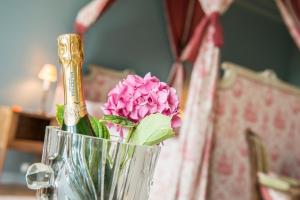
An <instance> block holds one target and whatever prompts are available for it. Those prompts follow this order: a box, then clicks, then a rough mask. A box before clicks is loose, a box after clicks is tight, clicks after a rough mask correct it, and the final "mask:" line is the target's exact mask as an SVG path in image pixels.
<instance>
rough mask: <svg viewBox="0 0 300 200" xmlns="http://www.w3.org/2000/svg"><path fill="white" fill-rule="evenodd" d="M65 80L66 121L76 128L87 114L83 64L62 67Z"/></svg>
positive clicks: (70, 63) (74, 63) (72, 63)
mask: <svg viewBox="0 0 300 200" xmlns="http://www.w3.org/2000/svg"><path fill="white" fill-rule="evenodd" d="M62 69H63V79H64V105H65V112H64V121H65V124H66V125H68V126H74V125H76V124H77V122H78V121H79V120H80V119H81V118H82V117H84V116H85V115H86V114H87V111H86V106H85V101H84V97H83V88H82V63H81V62H72V61H71V62H69V63H68V64H65V65H63V66H62Z"/></svg>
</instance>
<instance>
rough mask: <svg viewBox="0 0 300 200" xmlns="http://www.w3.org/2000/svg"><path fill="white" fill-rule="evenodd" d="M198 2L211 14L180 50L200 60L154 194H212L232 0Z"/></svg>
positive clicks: (166, 198) (181, 199)
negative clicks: (225, 21)
mask: <svg viewBox="0 0 300 200" xmlns="http://www.w3.org/2000/svg"><path fill="white" fill-rule="evenodd" d="M197 3H198V4H199V5H200V6H201V7H202V10H203V11H204V13H205V15H204V16H203V17H202V18H201V20H199V21H198V24H197V25H196V26H195V28H194V31H193V33H192V34H191V37H190V39H189V40H188V41H187V43H186V45H185V47H184V48H183V49H182V52H181V54H180V60H181V61H182V60H189V61H192V62H193V61H194V68H193V72H192V77H191V82H190V88H189V94H188V100H187V104H186V109H185V114H184V116H185V117H184V122H183V126H182V128H181V130H180V135H179V138H175V139H173V140H169V141H167V142H166V143H165V146H164V147H163V148H162V152H161V156H160V158H159V159H160V160H159V162H158V166H157V169H156V172H155V173H156V174H155V177H154V183H155V184H154V186H153V188H152V191H151V196H150V199H151V200H152V199H153V200H174V199H177V200H190V199H199V200H200V199H202V200H204V199H205V198H206V188H207V181H208V166H209V159H210V151H211V147H212V141H213V139H212V131H213V121H212V120H213V105H214V101H215V90H216V83H217V79H218V71H219V54H220V49H219V47H221V46H222V44H223V37H222V36H223V33H222V27H221V25H220V23H219V14H220V13H223V12H224V11H225V10H226V9H227V8H228V7H229V5H230V4H231V3H232V0H199V1H197ZM178 69H179V68H177V70H178Z"/></svg>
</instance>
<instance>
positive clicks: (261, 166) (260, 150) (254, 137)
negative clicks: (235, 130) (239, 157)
mask: <svg viewBox="0 0 300 200" xmlns="http://www.w3.org/2000/svg"><path fill="white" fill-rule="evenodd" d="M246 139H247V142H248V147H249V148H248V149H249V158H250V163H251V170H252V171H253V175H254V176H255V175H256V174H257V172H263V173H268V172H269V162H268V156H267V152H266V148H265V146H264V144H263V142H262V140H261V138H260V136H259V135H258V134H256V133H254V132H253V131H252V130H251V129H247V130H246Z"/></svg>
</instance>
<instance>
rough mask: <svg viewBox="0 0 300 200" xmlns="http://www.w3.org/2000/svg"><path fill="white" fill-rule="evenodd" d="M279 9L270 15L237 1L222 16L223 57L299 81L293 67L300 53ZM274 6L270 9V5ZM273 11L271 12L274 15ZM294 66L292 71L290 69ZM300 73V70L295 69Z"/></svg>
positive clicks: (284, 78)
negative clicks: (267, 69) (270, 70)
mask: <svg viewBox="0 0 300 200" xmlns="http://www.w3.org/2000/svg"><path fill="white" fill-rule="evenodd" d="M274 8H276V10H274V11H273V13H270V14H269V15H267V14H266V13H267V10H265V12H264V13H259V12H258V11H259V10H258V11H255V10H253V9H250V8H248V7H244V6H242V5H240V4H239V3H234V4H233V5H232V6H231V8H230V9H229V10H228V11H227V12H226V13H225V14H224V16H223V17H222V24H223V27H224V38H225V45H224V47H223V49H222V61H231V62H234V63H237V64H240V65H243V66H246V67H251V68H252V69H254V70H260V71H261V70H264V69H266V68H269V69H272V70H274V71H275V72H276V74H277V75H278V76H279V78H281V79H283V80H285V81H288V82H291V83H293V84H298V85H299V86H300V81H298V82H296V81H295V78H292V76H296V75H295V74H293V73H292V71H294V70H296V69H298V68H299V67H300V66H299V64H300V62H298V65H297V63H296V60H297V58H298V59H299V61H300V53H299V50H298V49H297V48H296V46H295V43H294V41H293V40H292V38H291V36H290V34H289V32H288V30H287V27H286V25H285V24H284V22H283V21H282V19H281V16H280V14H279V12H278V10H277V7H275V5H274ZM270 10H271V9H270ZM271 14H272V15H271ZM291 70H292V71H291ZM296 74H298V76H299V75H300V70H296Z"/></svg>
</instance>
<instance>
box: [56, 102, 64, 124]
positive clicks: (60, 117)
mask: <svg viewBox="0 0 300 200" xmlns="http://www.w3.org/2000/svg"><path fill="white" fill-rule="evenodd" d="M64 112H65V106H64V105H59V104H56V121H57V123H58V124H59V126H60V127H61V126H62V125H63V121H64Z"/></svg>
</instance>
